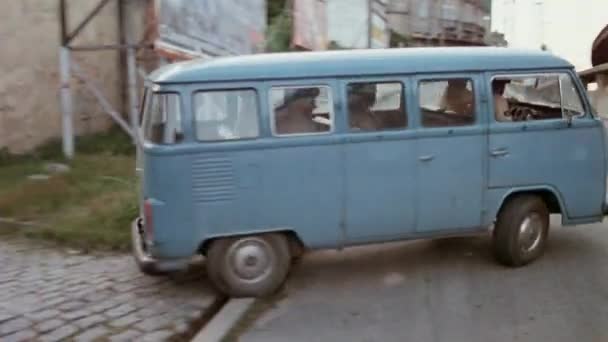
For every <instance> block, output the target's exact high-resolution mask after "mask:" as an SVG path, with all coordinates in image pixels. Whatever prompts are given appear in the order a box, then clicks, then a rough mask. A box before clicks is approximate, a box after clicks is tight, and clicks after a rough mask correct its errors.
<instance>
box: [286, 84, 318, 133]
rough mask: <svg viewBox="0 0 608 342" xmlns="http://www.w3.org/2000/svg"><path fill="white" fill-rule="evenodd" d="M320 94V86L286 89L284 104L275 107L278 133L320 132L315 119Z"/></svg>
mask: <svg viewBox="0 0 608 342" xmlns="http://www.w3.org/2000/svg"><path fill="white" fill-rule="evenodd" d="M318 95H319V88H299V89H286V90H285V97H284V101H283V104H282V105H280V106H279V107H277V108H276V109H275V120H276V129H277V133H278V134H298V133H312V132H318V131H319V127H318V125H317V124H316V123H315V122H314V121H313V111H314V110H315V109H316V107H317V106H316V103H315V98H316V97H317V96H318Z"/></svg>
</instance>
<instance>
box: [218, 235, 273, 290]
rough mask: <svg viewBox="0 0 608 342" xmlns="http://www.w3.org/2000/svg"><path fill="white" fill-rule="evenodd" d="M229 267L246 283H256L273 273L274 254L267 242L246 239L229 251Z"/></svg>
mask: <svg viewBox="0 0 608 342" xmlns="http://www.w3.org/2000/svg"><path fill="white" fill-rule="evenodd" d="M228 255H229V266H230V268H231V269H232V270H233V272H234V274H235V275H237V276H238V277H239V278H241V279H242V280H244V281H251V282H255V281H257V280H259V279H262V278H264V277H265V276H266V275H267V274H268V273H270V272H271V271H272V260H273V258H274V257H273V254H272V251H271V248H270V246H269V245H268V243H266V241H264V240H262V239H258V238H246V239H242V240H240V241H238V242H236V243H235V244H234V245H233V246H232V247H231V248H230V250H229V251H228Z"/></svg>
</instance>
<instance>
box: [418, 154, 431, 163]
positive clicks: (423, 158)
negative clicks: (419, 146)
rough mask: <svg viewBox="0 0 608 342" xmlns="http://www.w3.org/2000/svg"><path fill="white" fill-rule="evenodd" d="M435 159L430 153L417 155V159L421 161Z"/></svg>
mask: <svg viewBox="0 0 608 342" xmlns="http://www.w3.org/2000/svg"><path fill="white" fill-rule="evenodd" d="M433 159H435V156H434V155H432V154H429V155H426V156H420V157H418V160H420V161H422V162H428V161H431V160H433Z"/></svg>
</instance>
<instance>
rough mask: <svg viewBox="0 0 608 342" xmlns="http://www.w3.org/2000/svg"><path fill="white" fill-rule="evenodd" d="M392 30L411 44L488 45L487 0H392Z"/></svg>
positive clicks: (389, 13) (488, 20) (389, 19)
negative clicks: (486, 40)
mask: <svg viewBox="0 0 608 342" xmlns="http://www.w3.org/2000/svg"><path fill="white" fill-rule="evenodd" d="M387 13H388V22H389V27H390V28H391V30H392V31H393V32H394V33H396V34H398V35H399V36H401V37H403V39H404V40H405V41H406V42H404V44H405V45H408V46H429V45H430V46H436V45H442V46H444V45H447V46H450V45H458V46H467V45H470V46H476V45H486V42H485V37H486V35H487V33H488V32H489V30H490V14H491V1H488V0H390V1H389V2H388V10H387Z"/></svg>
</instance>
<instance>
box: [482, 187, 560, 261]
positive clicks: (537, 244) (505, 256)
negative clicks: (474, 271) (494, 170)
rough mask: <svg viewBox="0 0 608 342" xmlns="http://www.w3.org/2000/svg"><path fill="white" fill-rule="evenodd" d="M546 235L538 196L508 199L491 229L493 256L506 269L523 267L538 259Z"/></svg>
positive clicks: (544, 212) (545, 212) (544, 209)
mask: <svg viewBox="0 0 608 342" xmlns="http://www.w3.org/2000/svg"><path fill="white" fill-rule="evenodd" d="M548 233H549V210H548V209H547V206H546V204H545V202H544V201H543V200H542V199H541V198H540V197H538V196H534V195H522V196H518V197H515V198H513V199H511V200H510V201H509V202H508V203H507V204H506V205H505V207H504V208H503V209H502V210H501V211H500V213H499V215H498V218H497V220H496V226H495V228H494V234H493V235H494V254H495V256H496V258H497V259H498V261H500V262H501V263H503V264H505V265H507V266H513V267H518V266H523V265H526V264H528V263H530V262H532V261H534V260H536V259H537V258H538V257H540V256H541V255H542V253H543V252H544V249H545V244H546V241H547V236H548Z"/></svg>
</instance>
